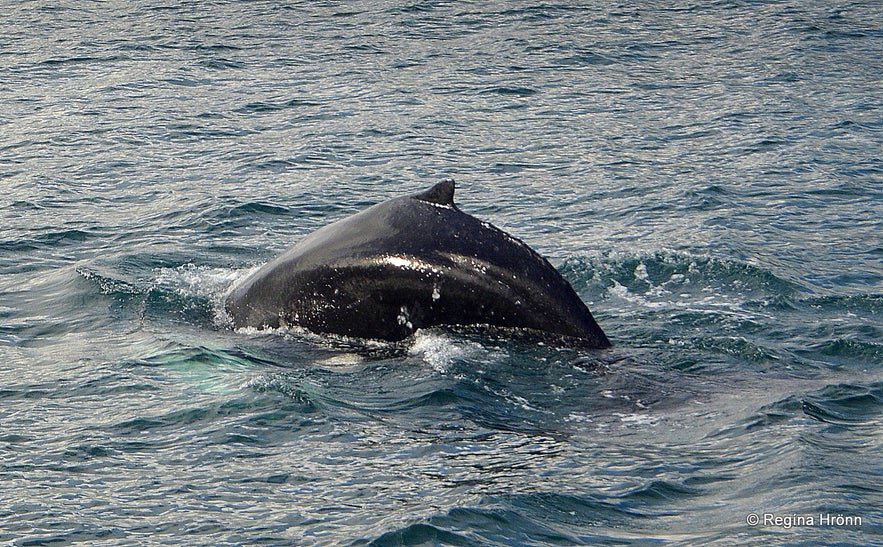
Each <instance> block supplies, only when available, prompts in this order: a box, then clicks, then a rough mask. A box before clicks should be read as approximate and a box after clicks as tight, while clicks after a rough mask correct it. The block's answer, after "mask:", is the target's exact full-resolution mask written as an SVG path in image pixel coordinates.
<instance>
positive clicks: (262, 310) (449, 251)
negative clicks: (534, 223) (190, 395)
mask: <svg viewBox="0 0 883 547" xmlns="http://www.w3.org/2000/svg"><path fill="white" fill-rule="evenodd" d="M225 308H226V310H227V313H228V314H229V315H230V317H231V318H232V322H233V325H234V327H236V328H240V327H255V328H267V327H272V328H279V327H284V326H299V327H302V328H305V329H307V330H309V331H311V332H315V333H320V334H337V335H343V336H348V337H358V338H366V339H378V340H387V341H399V340H403V339H405V338H407V337H409V336H410V335H412V334H413V333H414V332H415V331H416V330H417V329H420V328H426V327H433V326H441V325H450V326H468V325H489V326H494V327H505V328H514V329H527V331H526V332H531V331H539V332H540V333H543V334H544V335H552V336H555V337H559V338H564V339H574V342H576V343H578V344H579V345H582V346H588V347H591V348H606V347H608V346H610V342H609V341H608V339H607V336H606V335H605V334H604V332H603V331H602V330H601V328H600V327H599V326H598V324H597V323H596V322H595V319H594V317H592V314H591V312H590V311H589V309H588V308H587V307H586V305H585V303H584V302H583V301H582V300H581V299H580V298H579V296H577V294H576V292H575V291H574V290H573V288H572V287H571V286H570V284H569V283H568V282H567V281H566V280H565V279H564V278H563V277H562V276H561V274H560V273H558V271H557V270H556V269H555V267H554V266H552V265H551V264H550V263H549V262H548V261H547V260H546V259H544V258H543V257H541V256H540V255H539V254H537V253H536V252H535V251H534V250H533V249H531V248H530V247H528V246H527V245H526V244H525V243H523V242H522V241H520V240H519V239H517V238H515V237H513V236H511V235H509V234H507V233H506V232H504V231H502V230H500V229H499V228H496V227H494V226H492V225H491V224H489V223H487V222H483V221H481V220H479V219H477V218H475V217H473V216H470V215H468V214H466V213H464V212H462V211H461V210H460V209H459V208H458V207H457V206H456V205H455V204H454V181H453V180H451V179H447V180H445V181H443V182H440V183H438V184H436V185H435V186H433V187H432V188H430V189H428V190H426V191H423V192H420V193H416V194H410V195H406V196H402V197H398V198H394V199H390V200H388V201H385V202H382V203H379V204H377V205H374V206H372V207H369V208H368V209H365V210H364V211H362V212H359V213H357V214H354V215H352V216H350V217H347V218H344V219H342V220H338V221H337V222H334V223H332V224H329V225H327V226H324V227H322V228H320V229H318V230H316V231H315V232H313V233H312V234H310V235H308V236H306V237H305V238H303V239H302V240H301V241H300V242H298V243H297V244H295V245H294V246H293V247H291V248H289V249H288V250H287V251H285V252H284V253H283V254H281V255H280V256H278V257H277V258H275V259H273V260H271V261H270V262H268V263H266V264H265V265H264V266H262V267H260V268H259V269H258V270H256V271H255V272H254V273H252V274H251V275H249V276H246V277H244V278H243V279H242V280H240V281H238V282H237V283H235V284H234V286H233V288H232V290H231V291H230V293H229V295H228V296H227V298H226V302H225Z"/></svg>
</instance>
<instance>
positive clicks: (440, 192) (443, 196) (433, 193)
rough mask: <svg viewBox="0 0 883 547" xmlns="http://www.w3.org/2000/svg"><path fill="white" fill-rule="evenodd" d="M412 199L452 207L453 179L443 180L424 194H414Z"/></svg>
mask: <svg viewBox="0 0 883 547" xmlns="http://www.w3.org/2000/svg"><path fill="white" fill-rule="evenodd" d="M414 198H415V199H419V200H420V201H427V202H429V203H435V204H436V205H444V206H446V207H453V206H454V179H445V180H443V181H441V182H440V183H438V184H436V185H435V186H433V187H432V188H430V189H429V190H426V191H425V192H420V193H419V194H414Z"/></svg>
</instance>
